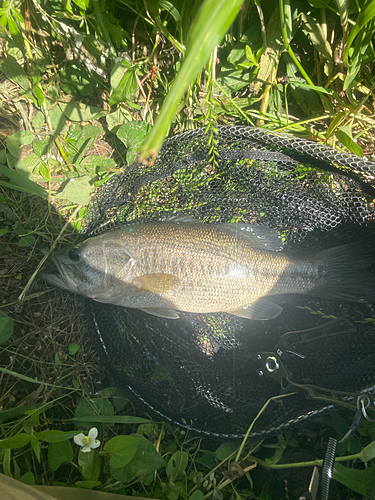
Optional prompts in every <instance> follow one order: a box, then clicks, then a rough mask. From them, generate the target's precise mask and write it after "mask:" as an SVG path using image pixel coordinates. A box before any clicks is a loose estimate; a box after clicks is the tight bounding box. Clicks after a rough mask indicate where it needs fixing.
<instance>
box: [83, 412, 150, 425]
mask: <svg viewBox="0 0 375 500" xmlns="http://www.w3.org/2000/svg"><path fill="white" fill-rule="evenodd" d="M79 420H80V422H81V423H82V424H83V425H87V426H88V424H89V423H91V424H96V423H100V422H101V423H103V424H144V423H148V422H150V420H147V419H146V418H141V417H128V416H126V415H113V416H105V415H103V416H102V415H90V416H80V417H79ZM76 425H78V423H77V424H76Z"/></svg>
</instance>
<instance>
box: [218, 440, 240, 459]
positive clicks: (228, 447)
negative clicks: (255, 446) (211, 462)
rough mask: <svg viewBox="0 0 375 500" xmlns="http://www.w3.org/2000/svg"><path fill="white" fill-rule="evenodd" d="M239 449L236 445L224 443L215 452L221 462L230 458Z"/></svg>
mask: <svg viewBox="0 0 375 500" xmlns="http://www.w3.org/2000/svg"><path fill="white" fill-rule="evenodd" d="M237 448H238V446H237V444H236V443H223V444H221V445H220V446H219V448H218V449H217V450H216V451H215V455H216V458H217V459H218V460H219V461H220V462H221V461H223V460H225V459H226V458H228V457H229V455H231V454H232V453H233V452H234V451H236V450H237Z"/></svg>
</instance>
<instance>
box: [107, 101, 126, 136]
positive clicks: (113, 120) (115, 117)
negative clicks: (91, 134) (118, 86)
mask: <svg viewBox="0 0 375 500" xmlns="http://www.w3.org/2000/svg"><path fill="white" fill-rule="evenodd" d="M105 119H106V121H107V125H108V128H109V130H110V131H111V132H115V130H114V129H115V128H117V127H120V126H121V125H123V124H124V123H126V122H130V121H132V116H131V114H130V113H129V111H128V110H127V109H125V107H124V106H123V105H121V104H119V105H118V106H117V109H116V111H114V112H113V113H110V114H109V115H107V116H106V117H105Z"/></svg>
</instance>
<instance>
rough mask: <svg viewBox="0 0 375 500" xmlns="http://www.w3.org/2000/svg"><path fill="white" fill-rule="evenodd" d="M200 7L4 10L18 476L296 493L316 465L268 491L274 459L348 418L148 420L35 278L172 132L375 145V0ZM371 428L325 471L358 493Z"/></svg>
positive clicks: (120, 488)
mask: <svg viewBox="0 0 375 500" xmlns="http://www.w3.org/2000/svg"><path fill="white" fill-rule="evenodd" d="M202 3H203V2H201V1H200V0H195V1H191V2H189V3H187V2H184V1H183V0H173V1H172V2H169V1H166V0H160V1H152V2H138V1H133V0H117V1H116V2H105V1H94V0H92V1H91V0H74V1H72V2H71V1H70V0H68V1H65V2H60V1H58V0H52V1H50V0H49V1H46V0H45V1H42V0H40V1H38V0H22V1H21V0H8V1H4V2H3V4H2V7H1V8H0V30H1V35H2V39H1V40H0V43H1V45H0V50H1V56H2V57H1V58H2V62H1V66H0V97H1V105H0V140H1V150H0V188H1V191H0V220H1V227H0V237H1V243H0V252H1V253H0V259H1V263H2V266H1V269H0V295H1V302H0V305H1V311H2V312H0V343H1V351H0V359H1V366H2V368H0V377H1V378H0V380H1V382H0V383H1V391H0V406H1V408H0V430H1V438H2V439H1V440H0V461H1V466H2V472H3V473H4V474H6V475H7V476H9V477H14V478H16V479H19V480H21V481H22V482H24V483H26V484H44V485H52V484H55V485H75V486H79V487H83V488H95V489H98V490H101V491H110V492H117V493H123V494H128V495H129V494H131V495H133V496H141V495H143V496H145V497H148V498H160V499H168V500H178V499H179V498H181V499H190V500H200V499H203V498H210V497H212V498H215V499H221V498H224V499H232V498H233V499H242V498H243V499H245V498H255V497H257V498H263V499H269V498H274V499H276V498H294V497H297V495H300V494H301V493H302V492H303V491H304V490H306V489H307V485H308V482H309V476H310V475H311V469H303V470H307V471H308V474H307V476H303V479H301V480H300V481H299V480H297V479H295V478H294V479H293V478H292V476H280V477H278V479H277V480H275V486H274V487H273V488H272V487H271V484H273V478H275V477H276V476H275V474H276V471H289V473H290V471H292V470H295V469H299V468H304V467H312V466H313V465H321V463H322V462H321V458H322V456H323V454H324V446H323V443H324V442H326V438H327V433H334V434H335V435H337V436H339V437H342V435H343V434H345V432H346V430H347V428H348V427H349V426H350V424H351V421H350V416H349V417H348V415H345V416H340V417H339V416H336V417H335V419H331V417H329V416H328V417H325V421H324V422H319V423H318V424H315V426H313V425H312V426H311V427H310V430H308V431H305V432H304V431H300V434H299V435H297V433H294V432H293V433H292V432H290V431H288V432H286V433H283V434H280V435H279V436H277V437H275V438H271V439H269V440H267V441H265V442H262V441H261V440H258V441H254V440H250V439H246V438H244V440H243V441H242V444H241V442H233V441H228V440H224V439H222V441H221V442H220V441H214V440H210V439H208V438H203V437H202V436H199V435H196V434H194V433H193V432H191V431H189V430H181V429H178V428H177V429H176V428H174V426H173V425H171V424H164V423H163V422H157V423H155V422H154V421H153V420H152V416H149V415H148V414H147V413H146V412H145V410H144V409H143V408H140V407H139V405H137V404H135V405H134V403H133V402H131V399H129V398H128V396H127V395H125V397H124V395H121V394H118V389H117V390H116V389H115V388H111V387H110V383H111V381H110V379H108V375H107V374H106V373H105V371H104V369H103V368H102V365H101V362H100V359H99V358H98V356H97V354H96V352H97V350H96V347H95V345H93V344H92V340H91V339H90V337H89V336H88V334H87V331H86V325H85V320H84V315H83V304H82V302H81V301H80V300H79V299H77V298H76V297H71V296H69V295H67V294H65V293H62V292H59V291H57V290H51V289H46V285H45V284H44V283H42V282H41V281H38V280H36V278H35V275H34V274H33V273H34V271H35V270H36V269H39V268H40V263H41V259H42V255H43V251H48V249H53V248H54V247H56V246H57V245H60V244H64V243H72V242H74V241H75V240H76V238H77V234H79V232H80V229H81V223H82V219H83V218H84V216H85V212H86V207H87V205H88V203H89V201H90V199H91V197H92V195H93V194H94V193H95V190H96V188H97V187H99V186H100V185H101V184H103V183H104V182H105V181H107V180H109V179H110V178H111V177H112V176H114V175H116V174H117V173H118V172H122V169H123V168H124V165H130V164H131V163H133V161H134V160H135V159H136V157H137V155H138V153H139V152H140V151H141V154H142V156H143V158H145V159H149V160H150V159H151V161H153V159H154V157H155V155H156V153H157V151H158V149H159V148H160V145H161V144H162V141H163V139H164V136H165V134H166V133H167V132H168V130H169V132H170V133H171V134H172V133H176V132H183V131H185V130H189V129H193V128H196V127H205V128H206V131H207V133H208V134H209V138H210V139H209V140H210V143H209V144H210V147H211V149H210V154H211V156H212V160H213V164H215V162H216V161H217V160H216V150H215V145H216V141H217V139H216V131H217V126H218V125H220V124H247V125H253V126H258V127H264V128H267V129H270V130H275V131H286V132H292V133H293V134H296V135H300V136H303V137H305V138H310V139H314V140H318V141H321V142H324V143H327V144H329V145H331V146H333V147H337V148H341V149H343V150H344V151H350V152H351V153H355V154H357V155H358V156H363V155H364V154H366V155H367V156H368V157H371V156H374V150H373V143H374V135H373V129H374V83H373V81H374V65H373V62H374V57H375V52H374V46H373V37H374V31H375V29H374V22H375V21H374V16H375V1H374V0H372V1H364V0H358V1H356V2H351V1H349V2H343V1H342V0H338V1H337V2H329V1H328V0H327V1H325V0H322V1H319V2H316V1H315V0H310V1H309V2H304V3H301V2H289V1H288V0H279V1H276V0H272V1H268V2H261V1H250V0H247V1H245V2H244V3H241V2H237V3H236V2H234V3H233V5H234V4H236V6H235V7H233V5H230V4H231V2H226V1H225V0H221V1H216V2H213V1H212V0H207V2H206V7H205V8H206V9H207V10H206V12H207V13H208V14H207V16H208V15H209V16H212V17H209V18H207V17H206V18H204V19H203V18H200V17H199V9H200V7H201V4H202ZM217 6H219V7H220V9H219V10H220V13H219V14H220V15H218V16H217V17H214V14H215V12H216V11H215V9H214V8H213V7H217ZM236 9H237V10H236ZM237 11H238V15H237V17H236V19H235V21H234V23H233V24H232V25H231V27H230V29H229V31H227V29H228V27H229V24H230V23H229V24H228V22H229V21H228V19H231V16H232V17H233V18H234V17H235V15H236V13H237ZM194 20H195V23H194ZM189 32H190V38H189ZM225 33H226V34H225ZM224 35H225V36H224ZM200 40H206V42H207V44H206V45H205V44H202V43H200ZM206 42H205V43H206ZM194 44H195V45H194ZM197 44H198V45H199V44H200V45H201V46H202V47H203V46H204V48H205V50H203V51H202V53H201V52H199V50H198V48H199V47H198V48H197ZM190 54H193V55H192V56H190ZM207 54H211V56H210V58H208V56H207ZM189 57H190V59H189ZM184 61H188V63H187V64H186V65H185V66H184ZM189 61H192V62H191V63H189ZM164 104H165V105H164ZM161 124H162V126H161ZM20 296H21V298H22V301H20V300H19V297H20ZM250 424H251V422H249V425H250ZM323 424H324V425H323ZM92 428H97V429H98V439H99V440H100V446H98V447H95V448H93V449H91V451H90V452H87V453H84V452H82V451H80V446H79V443H81V444H84V443H86V444H87V443H89V444H90V440H89V439H86V441H85V440H84V441H82V439H84V438H82V436H80V437H78V438H77V437H75V436H77V435H79V434H81V433H82V431H84V433H85V434H86V435H87V433H88V431H89V430H90V429H92ZM327 429H328V431H327ZM374 434H375V430H374V427H373V425H371V424H368V423H366V425H365V424H363V425H362V426H361V427H360V428H359V431H357V434H356V435H355V436H353V437H352V438H351V439H350V440H349V441H348V442H347V443H346V444H345V446H344V447H341V449H340V450H339V451H338V455H339V461H340V460H341V461H345V462H347V461H348V460H350V461H351V462H350V463H353V461H355V460H356V461H357V462H358V463H360V464H361V465H360V466H359V467H346V469H344V468H343V466H341V468H340V466H339V465H338V466H337V468H336V472H335V474H336V478H337V479H338V480H339V481H340V482H341V483H343V484H345V485H346V486H347V487H349V488H351V489H352V490H354V491H355V492H357V494H358V495H368V494H372V493H373V491H375V484H374V479H373V463H372V462H373V459H374V457H375V445H374V442H372V439H373V438H374ZM94 435H95V432H92V433H91V434H90V436H91V438H92V439H91V444H93V443H94V441H93V440H94V439H95V438H94V437H93V436H94ZM74 437H75V440H74ZM76 442H78V444H76ZM318 443H319V444H318ZM81 448H82V447H81ZM297 451H300V452H301V453H300V454H299V455H298V454H296V452H297ZM314 454H315V455H314ZM317 454H318V455H317ZM316 456H319V460H316ZM295 457H298V458H295ZM306 457H308V458H306ZM293 458H295V460H293ZM362 464H365V465H362ZM259 470H262V471H263V472H259ZM270 471H272V474H274V475H273V476H270ZM368 471H370V473H369V472H368ZM286 477H287V479H285V478H286ZM270 478H272V479H270ZM294 483H297V486H296V485H295V484H294ZM280 485H283V486H280ZM343 491H344V490H340V491H339V493H338V495H339V496H340V495H341V498H343V496H342V495H343V494H345V495H353V494H354V493H348V490H345V493H343ZM275 492H276V493H275ZM339 496H338V497H339ZM347 498H349V496H347Z"/></svg>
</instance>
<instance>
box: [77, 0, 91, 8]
mask: <svg viewBox="0 0 375 500" xmlns="http://www.w3.org/2000/svg"><path fill="white" fill-rule="evenodd" d="M73 2H74V3H75V4H76V5H78V7H79V8H80V9H82V10H86V9H87V7H88V6H89V3H90V0H73Z"/></svg>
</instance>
